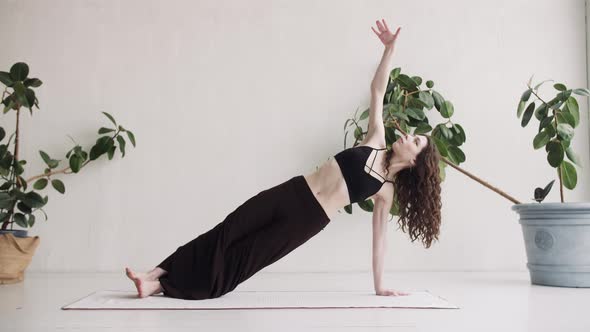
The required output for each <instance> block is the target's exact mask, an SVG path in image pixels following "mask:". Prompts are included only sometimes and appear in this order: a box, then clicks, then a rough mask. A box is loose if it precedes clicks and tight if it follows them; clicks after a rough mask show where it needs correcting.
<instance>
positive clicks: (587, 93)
mask: <svg viewBox="0 0 590 332" xmlns="http://www.w3.org/2000/svg"><path fill="white" fill-rule="evenodd" d="M573 92H574V93H575V94H577V95H580V96H586V97H589V96H590V90H588V89H574V90H573Z"/></svg>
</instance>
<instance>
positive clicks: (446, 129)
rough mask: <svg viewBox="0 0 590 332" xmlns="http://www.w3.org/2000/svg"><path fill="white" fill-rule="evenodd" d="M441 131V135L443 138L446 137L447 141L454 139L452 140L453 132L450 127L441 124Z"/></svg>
mask: <svg viewBox="0 0 590 332" xmlns="http://www.w3.org/2000/svg"><path fill="white" fill-rule="evenodd" d="M440 131H441V133H442V134H443V136H444V137H445V138H446V139H448V140H450V139H452V138H453V132H452V131H451V129H449V127H447V126H446V125H444V124H441V125H440Z"/></svg>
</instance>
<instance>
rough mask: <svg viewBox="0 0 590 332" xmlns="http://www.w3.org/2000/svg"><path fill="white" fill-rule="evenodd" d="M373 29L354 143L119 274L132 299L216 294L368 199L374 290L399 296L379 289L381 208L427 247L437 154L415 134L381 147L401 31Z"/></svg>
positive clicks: (433, 223) (435, 215)
mask: <svg viewBox="0 0 590 332" xmlns="http://www.w3.org/2000/svg"><path fill="white" fill-rule="evenodd" d="M376 23H377V28H378V29H379V30H378V31H377V30H375V29H374V28H373V27H371V29H373V31H374V32H375V34H377V36H378V37H379V39H380V40H381V41H382V42H383V44H384V45H385V50H384V53H383V57H382V59H381V63H380V64H379V67H378V68H377V72H376V73H375V77H374V79H373V81H372V82H371V105H370V114H369V127H368V128H369V129H368V133H367V136H366V137H365V139H364V140H363V141H362V142H361V144H359V145H357V146H355V147H353V148H348V149H345V150H343V151H341V152H339V153H338V154H336V155H335V156H334V159H329V160H328V161H327V162H325V163H324V164H323V165H322V166H321V167H320V168H319V169H318V170H317V171H315V172H313V173H310V174H307V175H298V176H295V177H293V178H291V179H289V180H287V181H285V182H283V183H281V184H279V185H276V186H274V187H272V188H269V189H266V190H263V191H261V192H260V193H258V194H257V195H255V196H254V197H251V198H250V199H248V200H247V201H246V202H244V203H243V204H242V205H240V206H239V207H237V208H236V209H235V210H234V211H233V212H231V213H230V214H229V215H228V216H227V217H226V218H225V220H223V221H222V222H220V223H219V224H217V225H216V226H215V227H214V228H212V229H211V230H209V231H207V232H206V233H203V234H201V235H199V236H198V237H197V238H195V239H194V240H192V241H190V242H188V243H187V244H185V245H184V246H181V247H179V248H178V249H177V250H176V251H175V252H174V253H172V254H171V255H170V256H168V257H167V258H166V259H165V260H164V261H163V262H161V263H160V264H159V265H158V266H157V267H156V268H155V269H153V270H152V271H150V272H147V273H135V272H133V271H131V270H130V269H129V268H126V273H127V276H128V277H129V278H130V279H131V280H133V282H134V283H135V286H136V287H137V291H138V293H139V297H146V296H150V295H153V294H157V293H160V292H163V293H164V295H165V296H170V297H175V298H182V299H207V298H216V297H219V296H222V295H223V294H226V293H228V292H230V291H232V290H233V289H234V288H235V287H236V286H237V285H238V284H240V283H241V282H243V281H245V280H246V279H248V278H250V277H251V276H252V275H253V274H255V273H256V272H258V271H260V270H261V269H262V268H264V267H266V266H268V265H270V264H272V263H274V262H276V261H277V260H279V259H280V258H282V257H284V256H285V255H286V254H288V253H289V252H291V251H292V250H294V249H295V248H297V247H299V246H300V245H302V244H303V243H305V242H306V241H307V240H309V239H310V238H311V237H313V236H314V235H316V234H317V233H319V232H320V231H321V230H322V229H323V228H324V227H325V226H326V225H327V224H328V223H329V222H330V216H332V215H334V214H335V212H336V211H337V210H338V209H340V208H342V207H343V206H346V205H348V204H351V203H355V202H359V201H363V200H365V199H368V198H371V199H373V200H374V202H375V204H374V210H373V223H372V224H373V262H372V266H373V282H374V288H375V293H376V294H377V295H393V296H397V295H406V294H407V293H403V292H399V291H395V290H391V289H388V288H385V287H384V285H383V284H382V280H381V279H382V278H381V277H382V272H383V263H384V262H383V258H384V256H385V251H386V235H387V219H388V216H389V210H390V207H391V205H392V202H393V199H394V192H395V193H396V197H395V199H397V202H398V206H399V210H400V213H399V221H398V222H399V223H400V225H401V226H402V230H403V231H405V230H406V228H407V230H408V233H409V235H410V238H411V240H412V241H415V240H416V239H417V238H421V239H422V242H423V243H424V245H425V246H426V247H427V248H428V247H430V245H431V242H432V241H433V240H435V239H438V237H437V236H438V233H439V225H440V208H441V203H440V178H439V169H438V161H439V158H440V156H439V154H438V152H437V150H436V148H435V145H434V144H433V142H432V141H431V140H430V138H428V137H427V136H423V135H407V134H405V133H404V134H403V135H402V137H401V138H400V139H398V140H397V141H396V142H395V143H394V144H393V145H392V148H391V150H389V151H387V149H386V142H385V128H384V127H383V119H382V112H383V110H382V108H383V105H382V100H383V97H384V93H385V90H386V87H387V82H388V79H389V72H390V70H391V69H390V67H391V62H392V57H393V51H394V47H395V41H396V39H397V36H398V35H399V31H400V28H398V29H397V31H396V33H395V34H393V33H391V31H390V30H389V28H388V27H387V24H386V23H385V21H384V20H383V22H379V21H377V22H376ZM381 151H383V152H381ZM369 161H371V164H370V165H369ZM382 174H383V175H382Z"/></svg>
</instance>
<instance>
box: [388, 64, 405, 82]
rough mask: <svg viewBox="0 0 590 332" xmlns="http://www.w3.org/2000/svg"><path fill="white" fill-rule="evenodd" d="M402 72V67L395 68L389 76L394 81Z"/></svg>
mask: <svg viewBox="0 0 590 332" xmlns="http://www.w3.org/2000/svg"><path fill="white" fill-rule="evenodd" d="M401 71H402V69H401V68H400V67H396V68H394V69H393V70H392V71H391V73H390V74H389V77H390V78H391V79H392V80H394V79H396V78H397V77H398V76H399V73H400V72H401Z"/></svg>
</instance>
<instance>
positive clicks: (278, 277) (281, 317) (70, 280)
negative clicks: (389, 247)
mask: <svg viewBox="0 0 590 332" xmlns="http://www.w3.org/2000/svg"><path fill="white" fill-rule="evenodd" d="M386 277H387V278H386V280H387V285H388V286H391V287H392V288H395V289H400V290H429V291H430V292H432V293H433V294H435V295H438V296H441V297H443V298H445V299H447V300H448V301H450V302H451V303H453V304H455V305H458V306H459V307H461V309H391V308H379V309H354V308H343V309H270V310H258V309H256V310H253V309H249V310H206V311H204V310H61V309H60V308H61V307H62V306H63V305H65V304H69V303H71V302H73V301H75V300H77V299H79V298H81V297H84V296H86V295H88V294H90V293H92V292H94V291H96V290H100V289H112V290H115V289H122V290H133V289H134V287H133V285H132V284H131V281H129V280H128V279H127V278H126V277H125V276H124V274H123V272H121V273H98V274H89V273H67V274H65V273H64V274H62V273H49V274H48V273H32V272H27V274H26V277H25V281H24V283H19V284H13V285H0V331H2V332H13V331H27V332H33V331H131V332H132V331H170V332H173V331H280V332H285V331H347V332H353V331H355V332H356V331H531V332H532V331H535V332H542V331H585V332H588V331H590V288H561V287H547V286H537V285H531V284H530V282H529V277H528V273H527V272H391V273H389V274H387V275H386ZM371 281H372V279H371V276H370V274H367V273H270V272H264V271H261V272H260V273H258V274H257V275H255V276H253V277H252V278H250V279H249V280H247V281H246V282H244V283H242V284H241V285H239V286H238V288H236V291H238V290H257V289H259V290H283V289H288V290H363V291H364V290H372V285H371Z"/></svg>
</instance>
